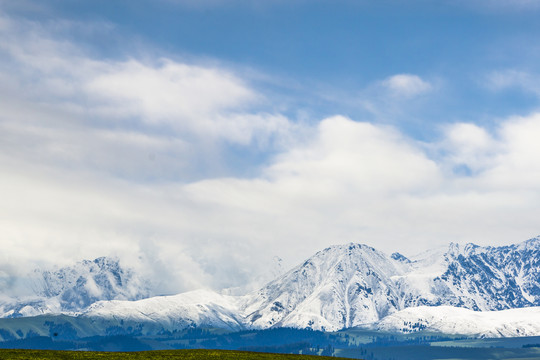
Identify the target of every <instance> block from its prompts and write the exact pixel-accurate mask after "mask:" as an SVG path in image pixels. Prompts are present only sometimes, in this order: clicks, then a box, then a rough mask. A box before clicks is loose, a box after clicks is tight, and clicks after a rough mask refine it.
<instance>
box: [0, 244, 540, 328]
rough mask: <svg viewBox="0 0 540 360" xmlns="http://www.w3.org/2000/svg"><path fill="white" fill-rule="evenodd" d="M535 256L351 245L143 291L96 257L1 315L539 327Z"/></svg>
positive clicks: (264, 324)
mask: <svg viewBox="0 0 540 360" xmlns="http://www.w3.org/2000/svg"><path fill="white" fill-rule="evenodd" d="M538 264H540V238H535V239H531V240H528V241H526V242H524V243H521V244H516V245H510V246H502V247H479V246H476V245H474V244H467V245H465V246H459V245H457V244H450V246H448V247H446V248H439V249H435V250H431V251H427V252H424V253H422V254H419V255H417V256H414V257H410V258H409V259H406V258H404V257H402V256H401V257H400V256H395V255H394V256H388V255H386V254H385V253H383V252H380V251H378V250H376V249H374V248H372V247H369V246H367V245H362V244H355V243H350V244H344V245H336V246H332V247H329V248H327V249H324V250H322V251H319V252H318V253H316V254H315V255H314V256H312V257H311V258H309V259H307V260H306V261H305V262H304V263H302V264H300V265H298V266H297V267H295V268H293V269H291V270H290V271H288V272H286V273H284V274H282V275H281V276H279V277H277V278H276V279H275V280H273V281H271V282H270V283H268V284H267V285H266V286H264V287H263V288H262V289H260V290H258V291H255V292H252V293H250V294H247V295H244V296H230V295H225V294H219V293H216V292H213V291H211V290H198V291H192V292H188V293H183V294H179V295H174V296H159V297H152V298H146V299H140V297H142V294H144V293H145V289H146V288H145V287H144V284H145V283H144V281H142V280H141V278H140V277H138V276H137V275H136V274H132V273H130V272H129V270H124V269H122V268H121V267H120V266H119V263H118V262H117V261H115V260H110V259H105V258H101V259H96V260H94V261H93V262H82V263H80V264H78V265H77V266H76V267H74V268H69V269H61V270H58V271H56V272H50V273H46V275H44V277H43V279H44V283H45V285H47V286H46V287H44V288H43V291H42V294H48V296H45V295H42V297H41V298H38V299H34V300H31V301H30V300H26V301H20V302H15V303H3V304H0V316H3V317H16V316H34V315H38V314H45V313H65V314H66V313H67V314H71V315H75V316H80V317H85V318H89V319H92V321H94V322H97V323H99V322H103V324H104V325H103V326H110V321H117V323H115V324H116V325H115V326H128V325H122V324H123V323H122V322H123V321H124V320H125V321H127V322H129V323H130V324H131V325H133V324H134V323H145V324H152V325H151V326H150V327H148V329H147V330H146V331H149V332H151V331H158V329H162V330H163V329H165V330H170V331H173V330H176V329H184V328H187V327H193V326H212V327H220V328H226V329H232V330H240V329H266V328H272V327H296V328H311V329H314V330H324V331H336V330H340V329H343V328H348V327H369V328H374V329H379V330H385V331H404V332H409V331H418V330H420V329H429V330H430V331H438V332H445V333H449V334H467V335H469V334H470V335H475V336H525V335H540V325H537V324H540V310H539V309H540V308H539V306H540V268H539V266H538ZM98 275H99V276H98ZM81 279H82V280H81ZM118 279H120V281H118ZM75 280H76V281H75ZM77 284H79V285H80V284H82V285H81V286H77ZM137 286H140V289H139V290H137ZM134 289H135V290H134ZM97 295H99V298H97V297H96V296H97ZM124 299H128V300H124ZM129 300H131V301H129ZM473 310H474V311H473ZM107 322H109V323H107ZM107 324H108V325H107ZM131 325H130V326H131Z"/></svg>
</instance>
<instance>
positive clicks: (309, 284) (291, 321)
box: [242, 244, 408, 330]
mask: <svg viewBox="0 0 540 360" xmlns="http://www.w3.org/2000/svg"><path fill="white" fill-rule="evenodd" d="M407 270H408V265H404V264H403V263H402V262H400V261H396V260H394V259H392V258H390V257H388V256H386V255H385V254H384V253H382V252H380V251H377V250H375V249H374V248H372V247H369V246H366V245H360V244H348V245H338V246H332V247H329V248H327V249H325V250H323V251H320V252H318V253H317V254H315V255H314V256H313V257H311V258H310V259H308V260H307V261H305V262H304V263H303V264H301V265H299V266H297V267H296V268H294V269H292V270H291V271H289V272H288V273H286V274H284V275H283V276H281V277H279V278H277V279H276V280H274V281H272V282H271V283H269V284H268V285H266V286H265V287H264V288H262V289H261V290H259V291H258V292H256V293H254V294H252V295H251V296H249V297H247V301H246V302H245V303H244V305H243V306H242V310H243V312H245V313H246V315H247V322H248V324H249V326H251V327H255V328H268V327H272V326H276V327H279V326H283V327H302V328H314V329H322V330H338V329H342V328H347V327H352V326H358V325H362V324H367V323H372V322H374V321H377V320H379V319H380V318H382V317H384V316H386V315H388V314H390V313H392V312H394V311H396V310H398V308H399V299H400V294H399V289H398V288H397V287H396V286H395V282H394V280H393V277H394V276H399V275H403V274H404V273H405V272H406V271H407Z"/></svg>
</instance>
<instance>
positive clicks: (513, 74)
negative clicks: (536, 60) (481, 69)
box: [484, 69, 540, 96]
mask: <svg viewBox="0 0 540 360" xmlns="http://www.w3.org/2000/svg"><path fill="white" fill-rule="evenodd" d="M539 80H540V77H538V76H536V75H534V74H531V73H529V72H526V71H522V70H515V69H508V70H500V71H494V72H491V73H490V74H489V75H488V76H487V77H486V81H485V83H484V84H485V86H486V87H487V88H488V89H491V90H493V91H502V90H507V89H512V88H519V89H521V90H524V91H526V92H531V93H533V94H535V95H537V96H540V85H538V84H539Z"/></svg>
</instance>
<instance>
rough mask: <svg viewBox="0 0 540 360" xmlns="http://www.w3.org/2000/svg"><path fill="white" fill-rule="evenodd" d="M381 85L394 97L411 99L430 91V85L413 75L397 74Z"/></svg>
mask: <svg viewBox="0 0 540 360" xmlns="http://www.w3.org/2000/svg"><path fill="white" fill-rule="evenodd" d="M382 85H383V86H384V87H386V88H387V89H388V90H390V92H391V93H392V94H394V95H396V96H404V97H413V96H417V95H420V94H423V93H426V92H429V91H430V90H432V88H433V87H432V85H431V84H430V83H429V82H427V81H425V80H423V79H422V78H420V77H419V76H417V75H413V74H397V75H393V76H391V77H389V78H387V79H385V80H383V81H382Z"/></svg>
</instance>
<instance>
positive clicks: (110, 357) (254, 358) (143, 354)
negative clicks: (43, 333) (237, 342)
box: [0, 350, 343, 360]
mask: <svg viewBox="0 0 540 360" xmlns="http://www.w3.org/2000/svg"><path fill="white" fill-rule="evenodd" d="M11 359H18V360H23V359H24V360H27V359H28V360H30V359H31V360H34V359H35V360H71V359H76V360H87V359H88V360H91V359H92V360H93V359H103V360H153V359H155V360H158V359H159V360H162V359H167V360H168V359H171V360H173V359H179V360H180V359H186V360H205V359H215V360H237V359H238V360H274V359H275V360H330V359H332V360H335V359H343V358H335V357H327V356H313V355H291V354H267V353H256V352H246V351H228V350H163V351H140V352H96V351H53V350H0V360H11Z"/></svg>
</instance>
